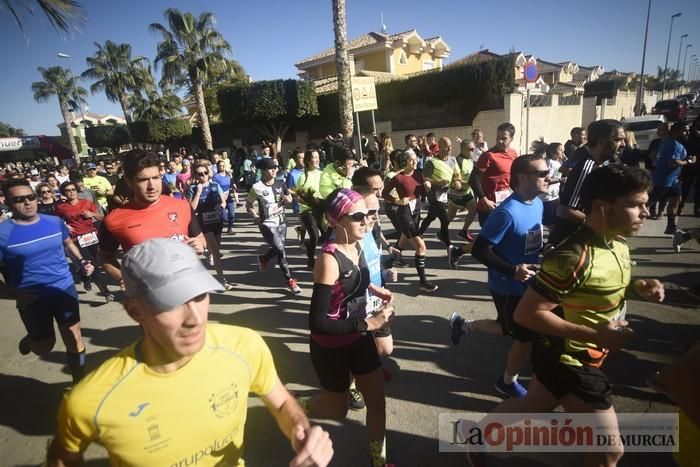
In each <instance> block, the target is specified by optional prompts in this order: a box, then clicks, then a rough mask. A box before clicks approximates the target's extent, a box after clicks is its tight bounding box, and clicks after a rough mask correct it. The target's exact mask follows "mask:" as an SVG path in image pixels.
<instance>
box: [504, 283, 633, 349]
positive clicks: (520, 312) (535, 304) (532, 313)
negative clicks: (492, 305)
mask: <svg viewBox="0 0 700 467" xmlns="http://www.w3.org/2000/svg"><path fill="white" fill-rule="evenodd" d="M558 306H559V304H558V303H554V302H552V301H551V300H550V299H548V298H547V297H545V296H543V295H540V294H539V293H538V292H537V291H536V290H535V289H533V288H532V287H528V289H527V290H526V291H525V295H523V297H522V298H521V299H520V302H518V307H517V308H516V309H515V314H514V315H513V319H515V321H516V322H517V323H519V324H521V325H523V326H525V327H526V328H528V329H532V330H533V331H536V332H539V333H541V334H545V335H548V336H555V337H567V338H570V339H577V340H581V341H584V342H585V341H592V342H595V343H596V344H598V345H600V346H601V347H603V348H606V349H611V350H614V349H618V348H620V347H622V346H623V345H624V344H625V343H626V342H627V341H628V340H629V339H630V338H631V337H632V336H633V335H634V331H632V329H630V328H629V327H627V326H628V323H627V321H624V320H620V321H603V322H602V323H600V324H598V325H596V326H595V327H588V326H584V325H580V324H574V323H572V322H569V321H566V320H565V319H562V318H560V317H559V316H558V315H557V314H556V313H555V312H554V309H555V308H557V307H558Z"/></svg>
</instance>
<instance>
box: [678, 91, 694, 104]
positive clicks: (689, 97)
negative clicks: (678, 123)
mask: <svg viewBox="0 0 700 467" xmlns="http://www.w3.org/2000/svg"><path fill="white" fill-rule="evenodd" d="M678 97H683V98H684V99H687V100H688V103H689V104H690V105H693V104H695V101H696V100H697V99H698V95H697V94H695V93H694V92H690V93H688V94H682V95H680V96H678Z"/></svg>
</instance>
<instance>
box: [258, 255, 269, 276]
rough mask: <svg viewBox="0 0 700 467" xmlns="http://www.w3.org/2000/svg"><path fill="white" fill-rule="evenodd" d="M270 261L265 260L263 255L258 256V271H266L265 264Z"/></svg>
mask: <svg viewBox="0 0 700 467" xmlns="http://www.w3.org/2000/svg"><path fill="white" fill-rule="evenodd" d="M268 261H270V259H269V258H267V257H266V256H264V255H258V269H259V270H260V272H265V271H267V263H268Z"/></svg>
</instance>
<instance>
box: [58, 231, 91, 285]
mask: <svg viewBox="0 0 700 467" xmlns="http://www.w3.org/2000/svg"><path fill="white" fill-rule="evenodd" d="M63 246H64V247H65V248H66V251H67V252H68V254H69V255H70V256H71V258H73V259H74V260H75V261H76V262H78V263H80V269H81V270H82V272H84V273H85V275H86V276H89V275H91V274H92V273H93V271H94V270H95V266H93V265H92V263H90V262H89V261H86V260H85V258H83V255H82V254H81V253H80V250H78V247H77V246H75V243H73V240H71V239H70V238H67V239H65V240H63Z"/></svg>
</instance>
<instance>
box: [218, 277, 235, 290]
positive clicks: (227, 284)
mask: <svg viewBox="0 0 700 467" xmlns="http://www.w3.org/2000/svg"><path fill="white" fill-rule="evenodd" d="M221 285H223V286H224V291H225V292H228V291H229V290H233V284H232V283H230V282H229V281H227V280H226V279H224V280H223V282H222V283H221Z"/></svg>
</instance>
